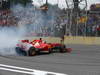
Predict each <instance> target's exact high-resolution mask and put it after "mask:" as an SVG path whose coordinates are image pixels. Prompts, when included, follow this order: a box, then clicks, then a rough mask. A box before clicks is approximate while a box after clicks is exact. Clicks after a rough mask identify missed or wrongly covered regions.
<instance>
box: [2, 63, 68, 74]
mask: <svg viewBox="0 0 100 75" xmlns="http://www.w3.org/2000/svg"><path fill="white" fill-rule="evenodd" d="M0 70H5V71H11V72H17V73H25V74H30V75H49V74H50V75H68V74H62V73H55V72H48V71H41V70H35V69H29V68H22V67H17V66H10V65H4V64H0Z"/></svg>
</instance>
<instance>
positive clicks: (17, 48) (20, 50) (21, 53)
mask: <svg viewBox="0 0 100 75" xmlns="http://www.w3.org/2000/svg"><path fill="white" fill-rule="evenodd" d="M15 51H16V53H17V54H18V55H24V56H26V55H27V53H26V52H25V51H24V50H22V49H21V48H20V47H16V48H15Z"/></svg>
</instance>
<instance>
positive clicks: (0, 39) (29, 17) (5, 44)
mask: <svg viewBox="0 0 100 75" xmlns="http://www.w3.org/2000/svg"><path fill="white" fill-rule="evenodd" d="M55 8H56V7H55ZM52 10H53V11H52ZM11 11H12V12H13V15H14V16H15V17H16V18H17V20H18V26H17V27H14V26H13V25H12V26H13V27H0V55H16V52H15V49H14V48H15V46H16V44H17V42H18V40H21V39H23V38H25V37H26V35H27V34H31V33H45V32H46V30H45V27H47V28H48V29H49V31H48V33H50V32H52V31H53V30H54V29H53V27H54V26H53V25H54V22H55V18H56V15H57V13H56V12H57V8H56V9H55V10H54V9H53V7H52V8H50V9H49V10H48V11H47V12H46V13H45V12H43V11H41V10H39V9H37V8H35V7H34V6H33V5H31V4H29V5H27V6H26V7H23V6H21V5H20V4H18V5H16V6H12V8H11Z"/></svg>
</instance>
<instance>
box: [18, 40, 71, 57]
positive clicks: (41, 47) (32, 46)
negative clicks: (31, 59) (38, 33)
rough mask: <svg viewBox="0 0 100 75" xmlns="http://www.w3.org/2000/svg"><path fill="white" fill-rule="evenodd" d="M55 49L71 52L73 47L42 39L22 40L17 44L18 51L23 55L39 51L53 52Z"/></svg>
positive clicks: (31, 54)
mask: <svg viewBox="0 0 100 75" xmlns="http://www.w3.org/2000/svg"><path fill="white" fill-rule="evenodd" d="M54 51H59V52H62V53H63V52H71V48H66V46H65V45H62V44H60V43H46V42H43V41H42V40H41V39H40V40H33V41H32V42H29V40H21V41H20V42H19V43H18V44H17V46H16V52H17V53H18V54H21V55H25V56H26V55H28V56H34V55H37V54H39V53H52V52H54Z"/></svg>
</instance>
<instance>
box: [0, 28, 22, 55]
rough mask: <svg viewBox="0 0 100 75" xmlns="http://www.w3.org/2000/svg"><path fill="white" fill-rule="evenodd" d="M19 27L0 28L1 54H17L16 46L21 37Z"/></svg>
mask: <svg viewBox="0 0 100 75" xmlns="http://www.w3.org/2000/svg"><path fill="white" fill-rule="evenodd" d="M17 30H18V29H17V28H13V27H3V28H0V55H15V54H16V52H15V46H16V44H17V42H18V40H19V39H20V36H21V35H20V34H19V32H18V31H17Z"/></svg>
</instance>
